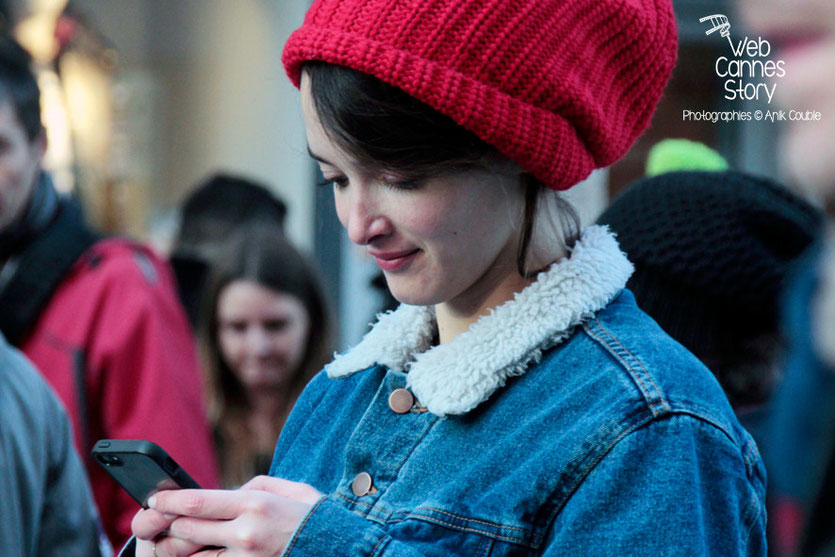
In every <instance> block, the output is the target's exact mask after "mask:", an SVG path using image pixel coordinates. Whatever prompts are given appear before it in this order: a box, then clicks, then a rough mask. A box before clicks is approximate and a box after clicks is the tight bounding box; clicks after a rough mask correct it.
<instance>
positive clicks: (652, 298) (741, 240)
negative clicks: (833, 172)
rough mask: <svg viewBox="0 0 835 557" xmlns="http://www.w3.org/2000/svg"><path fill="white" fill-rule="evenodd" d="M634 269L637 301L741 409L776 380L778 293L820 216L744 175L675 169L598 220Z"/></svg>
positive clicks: (760, 398)
mask: <svg viewBox="0 0 835 557" xmlns="http://www.w3.org/2000/svg"><path fill="white" fill-rule="evenodd" d="M598 222H599V223H601V224H607V225H609V227H610V228H611V229H612V230H613V231H614V232H615V233H616V234H617V238H618V242H619V243H620V245H621V248H622V249H623V250H624V251H625V252H626V254H627V256H628V258H629V259H630V260H631V261H632V262H633V263H634V264H635V268H636V269H635V273H634V274H633V275H632V277H631V278H630V280H629V282H628V283H627V287H628V288H629V289H631V290H632V291H633V292H634V294H635V297H636V299H637V301H638V305H639V306H640V307H641V308H642V309H643V310H644V311H646V312H647V313H649V314H650V315H651V316H652V317H653V318H654V319H655V320H656V321H657V322H658V323H659V324H660V325H661V327H662V328H663V329H664V330H665V331H667V333H669V334H670V335H671V336H672V337H673V338H675V339H676V340H678V341H679V342H680V343H681V344H683V345H684V346H685V347H687V348H688V349H689V350H690V351H691V352H693V353H694V354H695V355H696V356H697V357H698V358H699V359H700V360H702V362H704V363H705V365H706V366H707V367H708V368H709V369H710V370H711V371H713V373H714V374H715V375H716V377H717V379H718V380H719V383H720V384H721V385H722V387H723V389H724V390H725V393H726V394H727V396H728V399H729V400H730V402H731V404H732V405H733V407H734V409H735V410H737V412H738V413H744V411H745V410H747V409H752V408H754V407H757V406H759V405H761V404H762V403H763V402H765V401H766V400H767V399H768V397H769V395H770V393H771V391H772V389H773V387H774V384H775V382H776V380H777V376H778V372H777V370H778V369H779V363H778V362H779V355H780V350H781V347H782V344H783V342H782V338H781V335H780V326H779V323H780V319H779V317H780V316H779V313H780V311H779V310H780V293H781V290H782V288H783V286H784V285H785V283H786V279H787V277H788V276H789V274H790V272H791V268H792V264H793V262H794V261H795V259H796V258H797V256H798V255H800V254H801V253H802V252H803V251H804V250H805V249H806V248H807V247H808V246H809V245H810V244H811V243H812V241H813V240H814V239H815V237H816V235H817V233H818V229H819V227H820V224H821V215H820V212H819V211H818V210H817V209H815V208H814V207H812V206H811V205H810V204H809V203H807V202H805V201H804V200H803V199H801V198H799V197H798V196H796V195H795V194H793V193H792V192H790V191H789V190H787V189H786V188H784V187H782V186H781V185H779V184H777V183H775V182H772V181H770V180H768V179H765V178H761V177H757V176H753V175H750V174H744V173H740V172H733V171H726V172H703V171H686V172H670V173H666V174H661V175H658V176H654V177H651V178H645V179H642V180H639V181H638V182H636V183H634V184H632V185H631V186H630V187H628V188H627V189H626V190H625V191H624V192H623V193H622V194H621V195H620V196H618V197H617V198H616V199H615V200H614V201H613V202H612V204H611V205H610V206H609V208H608V209H607V210H606V211H605V212H604V213H603V214H602V215H601V216H600V218H599V219H598Z"/></svg>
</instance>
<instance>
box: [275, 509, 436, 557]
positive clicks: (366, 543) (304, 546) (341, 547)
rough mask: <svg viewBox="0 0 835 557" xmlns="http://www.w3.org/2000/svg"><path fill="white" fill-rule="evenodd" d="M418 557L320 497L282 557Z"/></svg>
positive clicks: (380, 530)
mask: <svg viewBox="0 0 835 557" xmlns="http://www.w3.org/2000/svg"><path fill="white" fill-rule="evenodd" d="M296 555H299V556H301V555H316V556H317V557H353V556H357V557H359V556H362V557H401V556H402V557H420V556H421V553H420V552H418V551H416V550H414V549H413V548H410V547H409V546H408V545H406V544H404V543H401V542H398V541H396V540H394V539H392V538H391V537H390V536H388V535H387V534H386V532H385V530H383V528H382V527H381V526H379V525H377V524H375V523H374V522H371V521H370V520H367V519H365V518H363V517H362V516H360V515H358V514H354V513H352V512H351V511H349V510H348V509H346V508H345V507H343V506H342V505H340V504H339V503H337V502H335V501H333V500H332V499H330V498H329V497H323V498H322V499H320V500H319V502H318V503H317V504H316V505H315V506H314V507H313V509H312V510H311V511H310V512H309V513H308V514H307V516H306V517H305V518H304V520H303V521H302V523H301V524H300V525H299V527H298V528H297V529H296V531H295V532H294V533H293V537H292V538H291V539H290V542H289V543H288V544H287V548H286V549H285V550H284V553H283V554H282V556H283V557H289V556H296Z"/></svg>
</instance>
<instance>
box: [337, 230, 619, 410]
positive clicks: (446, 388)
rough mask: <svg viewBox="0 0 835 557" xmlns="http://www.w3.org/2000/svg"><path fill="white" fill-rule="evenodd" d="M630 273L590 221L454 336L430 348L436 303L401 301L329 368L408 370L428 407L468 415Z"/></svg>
mask: <svg viewBox="0 0 835 557" xmlns="http://www.w3.org/2000/svg"><path fill="white" fill-rule="evenodd" d="M632 271H633V267H632V264H631V263H630V262H629V260H627V259H626V256H625V255H624V254H623V252H621V250H620V248H619V247H618V244H617V241H616V240H615V238H614V235H613V234H612V233H611V232H609V230H608V229H607V228H606V227H603V226H589V227H587V228H586V229H584V230H583V233H582V235H581V237H580V240H579V241H578V242H577V243H576V245H575V247H574V249H573V250H572V252H571V256H570V257H568V258H565V259H562V260H561V261H558V262H556V263H554V264H552V265H551V267H550V268H548V270H546V271H544V272H542V273H540V274H539V276H538V277H537V279H536V280H535V281H534V282H533V283H532V284H531V285H529V286H528V287H527V288H525V289H524V290H522V291H521V292H518V293H517V294H516V295H515V296H514V298H513V299H512V300H509V301H507V302H505V303H504V304H502V305H501V306H499V307H497V308H495V309H493V310H491V311H490V313H489V314H488V315H485V316H482V317H481V318H480V319H479V320H478V321H477V322H475V323H474V324H473V325H472V326H471V327H470V329H469V330H468V331H466V332H464V333H461V334H460V335H458V336H457V337H455V339H453V340H452V341H451V342H448V343H446V344H442V345H438V346H431V343H432V337H433V334H434V331H435V330H436V325H435V310H434V308H433V307H431V306H410V305H406V304H403V305H401V306H400V307H398V308H397V309H396V310H394V311H392V312H389V313H386V314H382V315H380V316H379V319H378V321H377V323H376V324H375V325H374V327H373V328H372V329H371V331H369V332H368V334H366V335H365V337H364V338H363V339H362V341H360V343H359V344H357V346H355V347H354V348H353V349H351V350H349V351H348V352H346V353H344V354H341V355H338V356H337V357H336V359H335V360H334V361H333V362H332V363H331V364H329V365H328V366H326V368H325V370H326V371H327V374H328V376H329V377H331V378H339V377H346V376H348V375H351V374H353V373H356V372H358V371H361V370H364V369H367V368H369V367H371V366H373V365H374V364H380V365H383V366H385V367H387V368H389V369H393V370H397V371H404V372H407V374H408V375H407V385H408V387H409V388H410V389H411V390H412V391H413V392H414V394H415V396H416V397H417V398H418V400H419V401H420V403H421V404H422V405H423V406H425V407H426V408H427V409H428V410H429V411H430V412H432V413H433V414H436V415H439V416H444V415H447V414H465V413H467V412H469V411H470V410H472V409H473V408H475V407H476V406H477V405H479V404H481V403H482V402H484V401H485V400H487V399H488V398H489V397H490V395H492V394H493V393H494V392H495V391H496V390H498V389H499V388H500V387H502V386H504V384H505V382H506V381H507V379H508V377H512V376H516V375H522V374H523V373H525V371H526V370H527V368H528V367H529V366H530V365H531V364H532V363H536V362H539V360H540V359H541V357H542V352H543V351H544V350H547V349H549V348H551V347H553V346H555V345H557V344H559V343H560V342H561V341H563V340H565V339H566V338H568V336H569V335H570V334H571V332H572V331H573V330H574V328H575V327H576V326H577V325H579V324H580V323H582V322H583V321H584V320H586V319H588V318H589V317H591V316H592V315H593V314H594V313H595V312H597V311H599V310H601V309H602V308H604V307H605V306H606V305H607V304H608V303H609V302H610V301H611V300H612V299H613V298H614V297H615V296H616V295H617V293H618V292H619V291H620V290H621V289H622V288H624V286H625V285H626V281H627V280H628V279H629V276H630V275H631V274H632Z"/></svg>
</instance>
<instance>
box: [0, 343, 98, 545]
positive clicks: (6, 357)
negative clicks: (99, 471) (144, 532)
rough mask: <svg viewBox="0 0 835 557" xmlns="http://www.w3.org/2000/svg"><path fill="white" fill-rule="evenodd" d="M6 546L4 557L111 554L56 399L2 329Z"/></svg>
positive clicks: (0, 419)
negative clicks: (4, 336) (11, 344)
mask: <svg viewBox="0 0 835 557" xmlns="http://www.w3.org/2000/svg"><path fill="white" fill-rule="evenodd" d="M0 547H2V548H3V549H2V553H3V555H5V556H6V557H52V556H55V557H59V556H61V557H63V556H65V555H79V556H85V557H86V556H90V557H92V556H99V555H101V556H102V557H105V556H107V555H111V554H112V552H113V550H112V548H111V547H110V544H109V543H108V541H107V538H106V537H105V536H104V533H103V532H102V531H101V528H100V522H99V517H98V513H97V512H96V507H95V505H94V504H93V496H92V494H91V493H90V485H89V484H88V483H87V477H86V476H85V475H84V467H83V466H82V465H81V461H80V460H79V458H78V455H77V454H76V452H75V449H74V448H73V444H72V430H71V429H70V422H69V420H68V419H67V414H66V412H65V411H64V408H63V407H62V406H61V403H60V402H59V401H58V397H56V396H55V393H54V392H52V389H50V388H49V386H48V385H47V384H46V382H45V381H44V380H43V378H42V377H40V375H38V372H37V370H35V369H34V368H33V367H32V365H31V364H30V363H29V362H28V361H27V360H26V358H25V357H24V356H23V355H22V354H21V353H20V352H19V351H18V350H15V349H14V348H12V347H11V346H10V345H9V344H8V343H7V342H6V339H5V338H3V335H2V333H0Z"/></svg>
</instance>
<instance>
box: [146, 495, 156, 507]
mask: <svg viewBox="0 0 835 557" xmlns="http://www.w3.org/2000/svg"><path fill="white" fill-rule="evenodd" d="M156 506H157V496H156V495H151V497H150V498H149V499H148V507H149V508H151V509H153V508H155V507H156Z"/></svg>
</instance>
